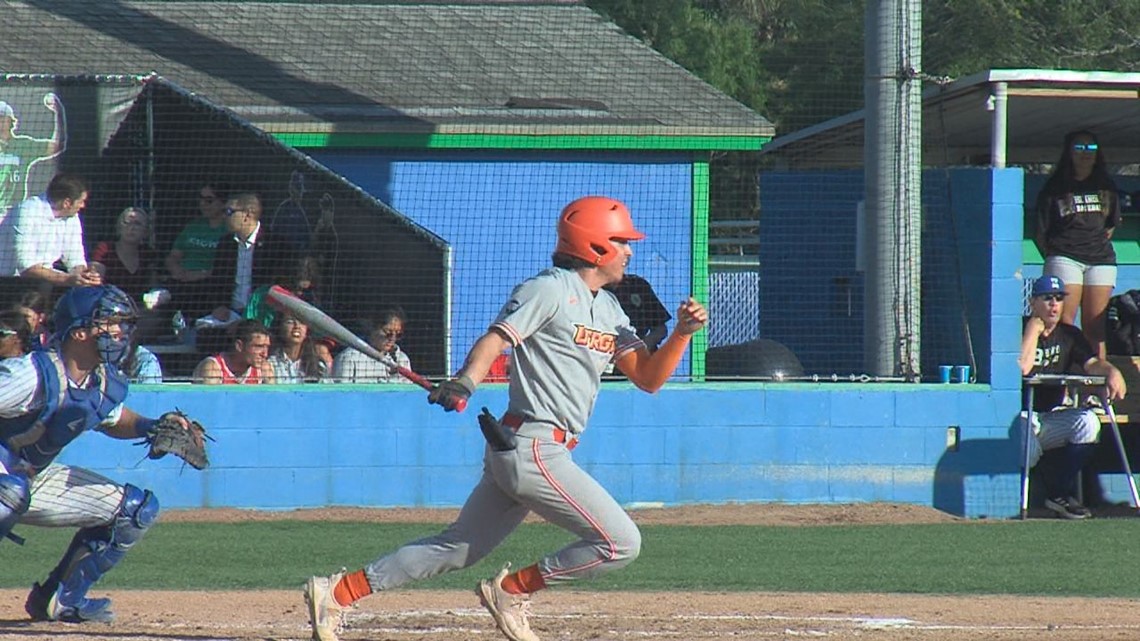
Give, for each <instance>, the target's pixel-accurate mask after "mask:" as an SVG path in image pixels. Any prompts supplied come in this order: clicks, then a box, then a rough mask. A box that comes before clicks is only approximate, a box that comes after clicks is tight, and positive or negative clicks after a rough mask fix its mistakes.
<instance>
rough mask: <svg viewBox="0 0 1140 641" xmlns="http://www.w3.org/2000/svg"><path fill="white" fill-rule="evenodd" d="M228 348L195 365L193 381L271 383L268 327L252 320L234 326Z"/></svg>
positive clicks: (232, 383)
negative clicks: (230, 345) (231, 342)
mask: <svg viewBox="0 0 1140 641" xmlns="http://www.w3.org/2000/svg"><path fill="white" fill-rule="evenodd" d="M232 330H233V346H232V348H231V349H230V350H228V351H225V352H221V353H218V354H214V355H212V356H207V357H206V358H204V359H202V362H200V363H198V366H197V367H195V368H194V374H193V380H194V382H195V383H205V384H207V385H261V384H266V383H273V382H274V377H273V367H272V366H271V365H270V364H269V362H268V358H269V346H270V344H271V343H272V340H271V339H270V337H269V329H268V328H267V327H266V326H265V325H262V324H261V323H259V322H257V321H255V320H248V319H246V320H243V321H240V322H238V323H237V324H236V325H234V326H233V328H232Z"/></svg>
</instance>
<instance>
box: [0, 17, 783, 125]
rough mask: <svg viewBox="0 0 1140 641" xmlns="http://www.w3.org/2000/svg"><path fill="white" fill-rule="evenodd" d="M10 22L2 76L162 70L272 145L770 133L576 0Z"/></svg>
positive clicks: (0, 48)
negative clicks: (358, 137) (276, 141)
mask: <svg viewBox="0 0 1140 641" xmlns="http://www.w3.org/2000/svg"><path fill="white" fill-rule="evenodd" d="M3 11H4V18H3V19H4V37H3V38H0V69H3V70H4V71H5V72H6V73H13V74H58V75H73V76H85V75H93V74H95V75H98V74H137V75H147V74H150V73H156V74H158V75H160V76H162V77H164V78H167V79H169V80H171V81H172V82H174V83H176V84H177V85H179V86H181V87H184V88H186V89H187V90H189V91H190V92H193V93H196V94H199V95H200V96H202V97H203V98H205V99H207V100H209V101H210V102H213V103H215V104H218V105H222V106H224V107H226V108H228V109H231V110H233V111H234V112H236V113H237V114H238V115H240V116H242V117H244V118H245V119H247V120H249V121H250V122H251V123H253V124H254V125H256V126H257V127H259V128H261V129H262V130H265V131H267V132H270V133H280V132H331V131H335V132H339V133H377V132H396V133H402V132H419V131H431V132H435V133H457V134H462V133H481V134H494V133H509V134H520V133H526V134H539V135H543V134H561V135H575V134H581V133H589V134H594V135H598V134H607V133H617V134H622V135H657V136H709V137H716V136H748V137H763V138H768V137H770V136H771V135H773V133H774V131H773V128H772V125H771V123H769V122H768V121H767V120H765V119H764V118H763V117H762V116H760V115H758V114H756V113H755V112H753V111H752V110H750V109H748V108H747V107H745V106H744V105H741V104H740V103H738V102H736V101H735V100H733V99H732V98H730V97H728V96H727V95H725V94H723V93H721V92H720V91H718V90H716V89H714V88H713V87H711V86H710V85H708V84H706V83H705V82H703V81H701V80H700V79H698V78H697V77H695V76H693V75H692V74H690V73H689V72H687V71H686V70H684V69H682V68H681V67H679V66H678V65H676V64H674V63H672V62H670V61H669V60H668V59H666V58H665V57H663V56H661V55H660V54H658V53H657V52H655V51H654V50H652V49H651V48H650V47H648V46H646V45H644V44H643V43H641V42H640V41H638V40H636V39H635V38H633V37H631V36H629V35H627V34H625V33H624V32H622V31H621V30H620V29H619V28H618V27H617V26H615V25H614V24H612V23H610V22H608V21H606V20H605V19H604V18H602V17H601V16H600V15H598V14H597V13H595V12H593V11H592V10H591V9H589V8H588V7H586V6H585V5H584V4H582V3H581V2H579V1H578V0H537V1H536V0H531V1H527V2H520V1H518V0H484V1H482V2H473V1H470V0H452V1H451V2H446V3H444V2H430V1H429V2H416V3H409V2H399V1H388V2H367V3H363V2H357V3H353V2H346V3H341V4H334V3H291V2H230V1H214V2H184V1H181V0H166V1H162V2H158V1H151V2H139V1H129V0H99V1H98V2H75V1H68V2H61V1H59V0H16V1H10V2H6V3H4V9H3ZM53 43H56V44H55V45H54V46H53ZM346 51H347V52H348V53H346ZM600 69H606V70H608V71H606V73H600V72H599V70H600Z"/></svg>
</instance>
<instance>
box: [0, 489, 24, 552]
mask: <svg viewBox="0 0 1140 641" xmlns="http://www.w3.org/2000/svg"><path fill="white" fill-rule="evenodd" d="M30 504H31V491H30V490H29V488H28V479H26V478H24V477H23V476H21V475H18V474H4V473H0V541H2V540H4V538H5V537H7V538H10V539H12V540H13V541H15V542H16V543H23V542H24V541H23V539H21V538H20V537H18V536H16V535H15V534H12V528H13V527H15V526H16V523H17V522H18V521H19V520H20V517H21V516H22V515H23V514H24V512H27V511H28V506H29V505H30Z"/></svg>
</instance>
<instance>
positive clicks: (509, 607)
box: [475, 563, 539, 641]
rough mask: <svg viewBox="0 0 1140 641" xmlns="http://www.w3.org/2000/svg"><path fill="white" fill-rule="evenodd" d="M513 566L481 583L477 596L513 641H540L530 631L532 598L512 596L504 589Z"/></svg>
mask: <svg viewBox="0 0 1140 641" xmlns="http://www.w3.org/2000/svg"><path fill="white" fill-rule="evenodd" d="M510 568H511V564H510V563H508V564H507V565H506V566H504V567H503V569H502V570H500V571H499V573H498V574H496V575H495V578H493V579H485V580H483V581H480V582H479V587H478V588H476V589H475V594H478V595H479V600H480V601H482V602H483V607H485V608H487V611H488V612H490V613H491V616H492V617H494V619H495V625H497V626H499V630H500V631H502V633H503V634H504V635H505V636H506V637H507V638H508V639H510V640H511V641H539V639H538V635H537V634H535V633H534V631H533V630H531V629H530V623H529V622H527V620H526V619H527V614H528V613H529V611H530V597H528V596H527V595H524V594H511V593H509V592H507V591H506V590H504V589H503V578H504V577H506V576H507V571H508V570H510Z"/></svg>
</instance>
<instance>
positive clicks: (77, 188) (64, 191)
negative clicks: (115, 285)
mask: <svg viewBox="0 0 1140 641" xmlns="http://www.w3.org/2000/svg"><path fill="white" fill-rule="evenodd" d="M87 194H88V189H87V183H86V181H84V180H83V179H82V178H80V177H79V176H76V175H74V174H66V173H64V174H57V175H56V176H55V177H54V178H52V179H51V182H50V183H48V187H47V191H46V192H44V193H43V194H41V195H39V196H33V197H32V198H29V199H27V200H25V201H23V202H22V203H20V204H19V206H17V207H16V208H15V209H13V210H12V211H11V212H10V213H9V214H8V215H7V216H5V217H4V220H3V222H0V278H4V279H5V281H6V282H5V283H4V285H5V287H3V288H2V289H4V290H5V291H4V293H5V295H7V294H10V293H11V292H12V291H13V290H14V289H28V288H39V289H41V290H45V293H48V292H49V291H50V289H51V287H53V286H55V287H74V286H80V287H89V286H94V285H101V284H102V282H103V279H102V277H101V276H100V275H99V272H98V271H96V270H95V269H93V268H91V267H90V266H89V265H88V264H87V256H86V252H85V251H84V249H83V227H82V225H81V224H80V221H79V212H81V211H83V208H84V207H85V206H86V205H87ZM56 262H62V263H63V265H64V268H65V270H66V271H64V270H60V269H57V268H56V267H55V263H56ZM13 279H20V281H15V282H14V281H13ZM21 281H22V282H21ZM29 281H30V282H29Z"/></svg>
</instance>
